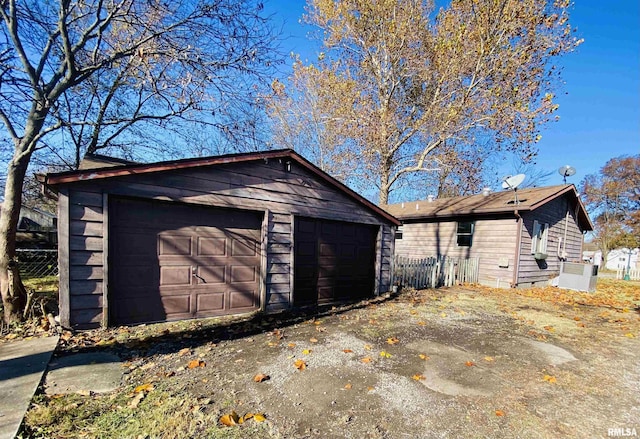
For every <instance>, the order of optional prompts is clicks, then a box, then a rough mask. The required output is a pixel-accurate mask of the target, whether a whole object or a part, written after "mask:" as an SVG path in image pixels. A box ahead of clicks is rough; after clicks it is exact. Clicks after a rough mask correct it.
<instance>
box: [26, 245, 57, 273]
mask: <svg viewBox="0 0 640 439" xmlns="http://www.w3.org/2000/svg"><path fill="white" fill-rule="evenodd" d="M16 259H17V260H18V266H19V267H20V276H21V277H22V278H23V279H32V278H38V277H45V276H57V275H58V250H41V249H33V250H32V249H18V250H16Z"/></svg>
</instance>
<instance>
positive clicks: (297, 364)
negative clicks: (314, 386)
mask: <svg viewBox="0 0 640 439" xmlns="http://www.w3.org/2000/svg"><path fill="white" fill-rule="evenodd" d="M293 365H294V366H295V367H296V369H298V370H305V369H306V368H307V363H306V362H305V361H304V360H296V361H295V363H293Z"/></svg>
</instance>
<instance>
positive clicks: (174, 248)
mask: <svg viewBox="0 0 640 439" xmlns="http://www.w3.org/2000/svg"><path fill="white" fill-rule="evenodd" d="M191 241H192V239H191V236H184V235H169V234H161V235H160V236H158V254H159V255H160V256H165V255H167V256H174V255H176V256H191Z"/></svg>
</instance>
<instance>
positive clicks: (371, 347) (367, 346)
mask: <svg viewBox="0 0 640 439" xmlns="http://www.w3.org/2000/svg"><path fill="white" fill-rule="evenodd" d="M364 348H365V349H366V350H368V351H370V350H371V349H373V346H371V345H370V344H366V345H364Z"/></svg>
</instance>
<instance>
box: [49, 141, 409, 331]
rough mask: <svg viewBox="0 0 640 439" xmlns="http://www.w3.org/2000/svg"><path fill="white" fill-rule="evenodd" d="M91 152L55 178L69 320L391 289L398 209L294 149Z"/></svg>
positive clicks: (227, 310) (272, 306) (286, 303)
mask: <svg viewBox="0 0 640 439" xmlns="http://www.w3.org/2000/svg"><path fill="white" fill-rule="evenodd" d="M93 162H94V164H96V163H97V165H98V166H100V167H99V168H92V169H81V170H78V171H73V172H64V173H58V174H51V175H48V176H47V178H46V184H47V185H48V186H49V187H50V188H52V189H54V190H56V191H57V192H58V196H59V200H58V218H59V220H58V221H59V226H58V237H59V246H58V247H59V255H60V256H59V265H60V320H61V322H62V324H63V325H64V326H69V327H74V328H91V327H96V326H110V325H117V324H132V323H142V322H156V321H166V320H177V319H184V318H194V317H208V316H217V315H226V314H235V313H244V312H249V311H255V310H258V309H259V310H262V311H265V312H274V311H278V310H286V309H291V308H292V307H296V306H305V305H315V304H324V303H331V302H335V301H341V300H353V299H359V298H362V297H369V296H372V295H376V294H380V293H383V292H386V291H389V290H390V288H391V265H392V260H393V236H394V232H395V227H396V226H397V225H398V224H399V222H398V220H397V219H395V218H394V217H393V216H391V215H390V214H388V213H387V212H385V211H384V210H382V209H380V208H379V207H377V206H375V205H374V204H372V203H371V202H369V201H367V200H366V199H364V198H363V197H362V196H360V195H358V194H357V193H355V192H354V191H352V190H351V189H349V188H348V187H346V186H345V185H343V184H342V183H340V182H338V181H336V180H335V179H333V178H332V177H331V176H329V175H327V174H326V173H324V172H323V171H321V170H320V169H318V168H317V167H315V166H314V165H313V164H311V163H309V162H308V161H307V160H305V159H304V158H302V157H301V156H299V155H298V154H296V153H295V152H294V151H291V150H278V151H264V152H256V153H247V154H230V155H225V156H216V157H203V158H195V159H186V160H176V161H170V162H159V163H149V164H138V163H123V162H122V161H115V162H113V163H109V160H108V158H104V157H102V158H101V159H100V160H98V161H95V160H93ZM89 164H91V163H89ZM110 165H112V166H110Z"/></svg>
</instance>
